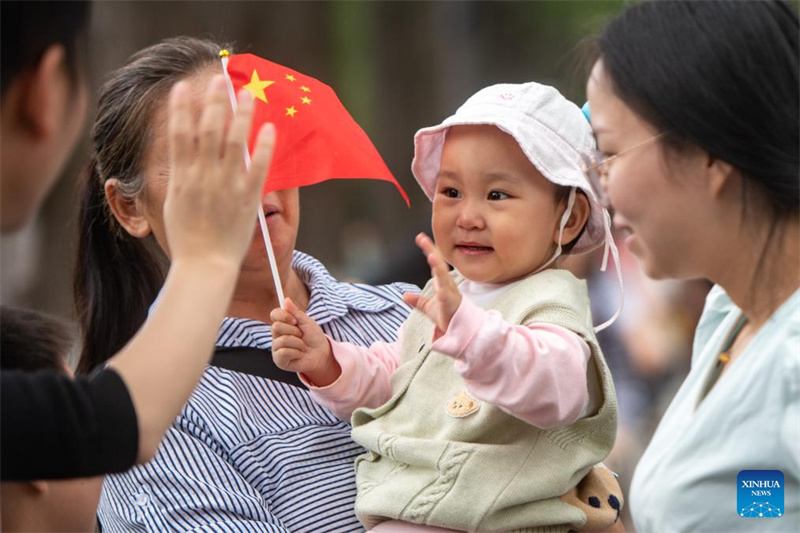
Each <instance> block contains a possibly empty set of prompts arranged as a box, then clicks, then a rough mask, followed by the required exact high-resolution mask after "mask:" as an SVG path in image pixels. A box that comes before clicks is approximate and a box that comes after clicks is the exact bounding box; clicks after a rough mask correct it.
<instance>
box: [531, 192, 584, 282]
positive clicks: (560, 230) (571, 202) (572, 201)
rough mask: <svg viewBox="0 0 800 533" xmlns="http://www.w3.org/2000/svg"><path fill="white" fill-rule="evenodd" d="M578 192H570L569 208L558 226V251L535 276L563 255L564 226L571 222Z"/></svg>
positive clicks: (537, 270) (538, 269)
mask: <svg viewBox="0 0 800 533" xmlns="http://www.w3.org/2000/svg"><path fill="white" fill-rule="evenodd" d="M576 191H577V188H576V187H572V189H571V190H570V191H569V200H567V208H566V209H565V210H564V214H563V215H562V216H561V222H560V223H559V225H558V246H557V247H556V251H555V253H554V254H553V257H551V258H550V259H549V260H548V261H547V262H546V263H545V264H543V265H542V266H540V267H539V268H537V269H536V272H534V274H538V273H539V272H541V271H542V270H544V269H545V268H547V267H548V266H550V264H551V263H552V262H553V261H555V260H556V259H558V256H560V255H561V237H562V235H563V234H564V226H566V225H567V220H569V216H570V215H571V214H572V207H573V206H574V205H575V194H576Z"/></svg>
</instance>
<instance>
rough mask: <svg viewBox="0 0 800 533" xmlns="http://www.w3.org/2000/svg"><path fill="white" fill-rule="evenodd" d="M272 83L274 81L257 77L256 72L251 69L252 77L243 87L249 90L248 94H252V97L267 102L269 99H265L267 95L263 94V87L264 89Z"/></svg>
mask: <svg viewBox="0 0 800 533" xmlns="http://www.w3.org/2000/svg"><path fill="white" fill-rule="evenodd" d="M273 83H275V82H274V81H264V80H261V79H259V78H258V72H256V71H255V70H254V71H253V77H252V78H250V83H248V84H247V85H245V86H244V88H245V89H247V90H248V91H250V94H252V95H253V98H258V99H259V100H261V101H262V102H264V103H265V104H268V103H269V100H267V95H266V94H264V89H266V88H267V87H269V86H270V85H272V84H273Z"/></svg>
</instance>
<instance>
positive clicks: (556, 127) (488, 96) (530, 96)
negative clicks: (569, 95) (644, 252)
mask: <svg viewBox="0 0 800 533" xmlns="http://www.w3.org/2000/svg"><path fill="white" fill-rule="evenodd" d="M475 124H488V125H491V126H496V127H498V128H500V129H501V130H503V131H504V132H506V133H507V134H509V135H511V136H512V137H513V138H514V139H515V140H516V141H517V144H519V147H520V148H521V149H522V151H523V152H524V153H525V155H526V156H527V157H528V160H529V161H530V162H531V164H532V165H533V166H534V167H536V169H537V170H538V171H539V172H541V173H542V175H543V176H544V177H545V178H547V179H548V180H550V181H551V182H553V183H555V184H557V185H564V186H566V187H577V188H579V189H581V190H582V191H583V192H584V193H585V194H586V196H587V198H589V204H590V205H591V213H590V215H589V220H588V221H587V222H586V229H584V231H583V235H581V237H580V239H579V240H578V242H577V243H575V247H574V248H573V249H572V253H582V252H588V251H591V250H594V249H595V248H597V247H598V246H600V245H602V244H603V242H604V241H605V238H606V231H605V221H604V220H603V218H604V215H603V209H602V208H601V207H600V204H598V203H597V199H596V198H595V195H594V192H593V191H592V188H591V186H590V185H589V182H588V181H587V180H586V177H585V175H584V173H583V171H582V170H581V166H580V161H581V154H589V153H591V151H592V150H593V149H594V147H595V142H594V136H593V135H592V128H591V127H590V126H589V123H588V122H587V120H586V117H585V116H584V115H583V113H582V112H581V110H580V108H579V107H578V106H576V105H575V104H573V103H572V102H570V101H569V100H567V99H566V98H564V97H563V96H562V95H561V93H559V92H558V90H556V89H554V88H553V87H550V86H547V85H541V84H539V83H533V82H531V83H522V84H510V83H503V84H498V85H492V86H491V87H487V88H485V89H481V90H480V91H478V92H477V93H475V94H474V95H473V96H472V97H470V98H469V100H467V101H466V102H464V104H463V105H462V106H461V107H459V108H458V110H457V111H456V113H455V114H454V115H453V116H451V117H448V118H447V119H445V121H444V122H442V123H441V124H439V125H438V126H433V127H430V128H423V129H421V130H419V131H418V132H417V133H416V135H414V161H413V162H412V163H411V171H412V172H413V173H414V177H415V178H417V181H418V182H419V184H420V186H421V187H422V190H423V191H425V194H426V195H427V196H428V198H429V199H431V200H433V196H434V191H435V190H436V177H437V176H438V174H439V168H440V166H441V162H442V148H443V147H444V140H445V136H446V135H447V131H448V129H449V128H450V127H452V126H462V125H475Z"/></svg>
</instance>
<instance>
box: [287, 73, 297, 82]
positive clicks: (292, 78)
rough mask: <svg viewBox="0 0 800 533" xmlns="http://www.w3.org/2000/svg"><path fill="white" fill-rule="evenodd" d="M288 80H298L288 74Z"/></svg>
mask: <svg viewBox="0 0 800 533" xmlns="http://www.w3.org/2000/svg"><path fill="white" fill-rule="evenodd" d="M286 79H287V80H289V81H296V80H295V77H294V76H292V75H291V74H287V75H286Z"/></svg>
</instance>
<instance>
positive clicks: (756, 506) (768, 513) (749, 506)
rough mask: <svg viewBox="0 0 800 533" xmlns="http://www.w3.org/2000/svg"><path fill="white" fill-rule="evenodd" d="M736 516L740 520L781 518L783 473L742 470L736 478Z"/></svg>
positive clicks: (782, 509) (782, 508)
mask: <svg viewBox="0 0 800 533" xmlns="http://www.w3.org/2000/svg"><path fill="white" fill-rule="evenodd" d="M736 487H737V489H736V492H737V494H736V505H737V509H736V514H738V515H739V516H740V517H742V518H778V517H781V516H783V512H784V507H783V503H784V498H783V472H781V471H780V470H742V471H741V472H739V475H738V476H736Z"/></svg>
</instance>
